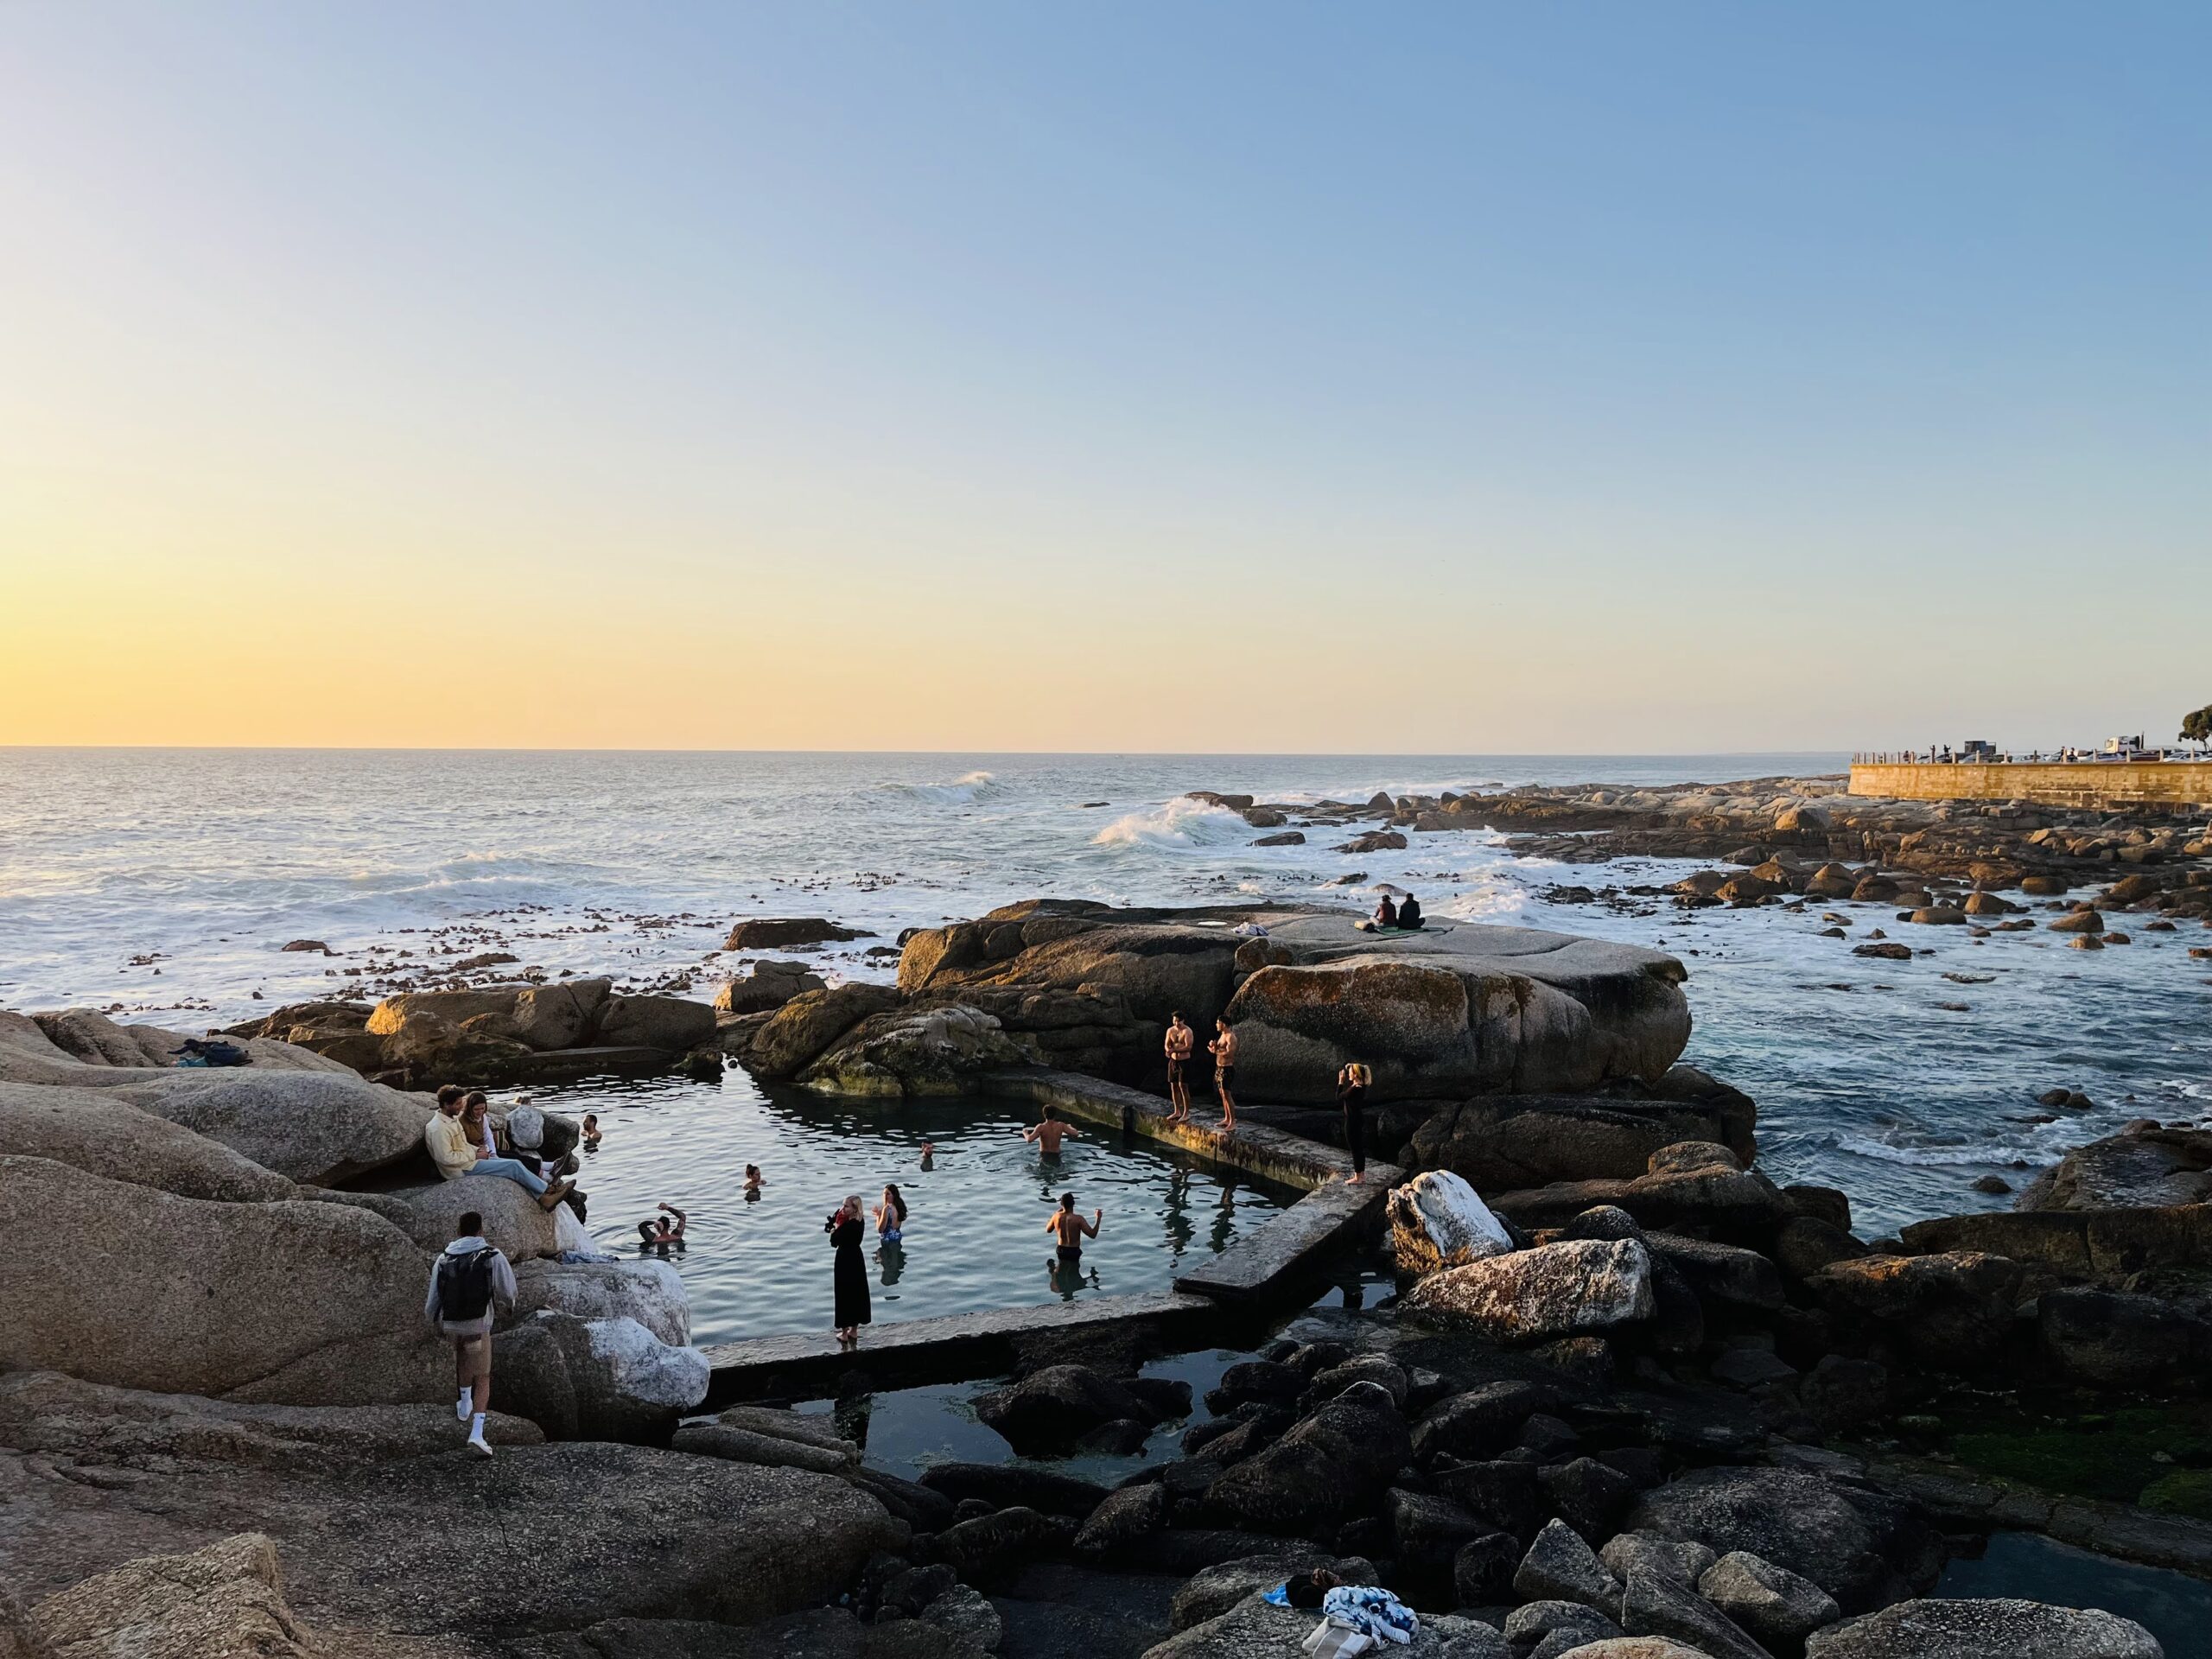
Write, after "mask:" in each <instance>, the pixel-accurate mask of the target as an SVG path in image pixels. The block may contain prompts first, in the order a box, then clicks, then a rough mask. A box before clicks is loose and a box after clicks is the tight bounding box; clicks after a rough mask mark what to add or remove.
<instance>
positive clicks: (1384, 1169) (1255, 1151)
mask: <svg viewBox="0 0 2212 1659" xmlns="http://www.w3.org/2000/svg"><path fill="white" fill-rule="evenodd" d="M983 1091H984V1092H985V1093H988V1094H991V1095H995V1096H1000V1097H1001V1098H1012V1099H1019V1100H1027V1101H1031V1102H1033V1103H1037V1104H1039V1105H1051V1106H1055V1107H1057V1108H1058V1109H1059V1110H1060V1111H1061V1112H1062V1113H1063V1114H1064V1115H1065V1116H1068V1117H1071V1118H1077V1119H1080V1120H1082V1121H1083V1122H1089V1123H1097V1124H1103V1125H1105V1126H1108V1127H1110V1128H1115V1129H1117V1130H1120V1131H1122V1132H1123V1133H1125V1134H1131V1135H1143V1136H1145V1137H1146V1138H1147V1139H1148V1140H1154V1141H1162V1142H1164V1143H1166V1144H1167V1145H1170V1146H1173V1147H1179V1148H1180V1149H1181V1150H1183V1151H1185V1152H1187V1153H1190V1154H1192V1155H1193V1156H1196V1157H1198V1158H1202V1159H1204V1160H1206V1161H1207V1162H1209V1163H1211V1164H1216V1165H1218V1166H1222V1167H1224V1168H1229V1169H1234V1170H1237V1171H1239V1172H1241V1173H1244V1174H1247V1175H1250V1176H1253V1177H1255V1178H1256V1179H1262V1180H1266V1181H1271V1182H1274V1183H1275V1184H1277V1185H1283V1186H1289V1187H1296V1188H1300V1189H1302V1190H1303V1191H1304V1192H1305V1196H1304V1197H1303V1198H1300V1199H1299V1200H1298V1202H1297V1203H1295V1204H1294V1205H1291V1206H1290V1207H1289V1208H1288V1209H1287V1210H1284V1211H1282V1212H1281V1214H1279V1215H1277V1216H1274V1217H1272V1218H1271V1219H1269V1220H1268V1222H1267V1223H1266V1224H1264V1225H1263V1226H1262V1227H1261V1228H1260V1229H1259V1230H1257V1231H1256V1232H1255V1233H1253V1234H1252V1235H1251V1236H1249V1238H1245V1239H1243V1240H1240V1241H1239V1242H1238V1243H1236V1244H1235V1245H1233V1246H1231V1247H1230V1249H1227V1250H1224V1251H1223V1252H1222V1253H1221V1254H1220V1255H1217V1256H1214V1257H1213V1258H1211V1260H1210V1261H1208V1262H1206V1263H1205V1265H1204V1266H1202V1267H1199V1268H1195V1269H1193V1270H1192V1272H1189V1273H1186V1274H1179V1275H1178V1276H1177V1278H1176V1280H1175V1283H1174V1288H1173V1289H1172V1290H1168V1291H1160V1292H1154V1293H1151V1294H1144V1295H1132V1296H1107V1297H1100V1298H1097V1299H1096V1300H1090V1301H1077V1302H1046V1303H1042V1304H1039V1305H1038V1306H1027V1307H1007V1308H990V1309H985V1310H982V1311H981V1312H977V1313H952V1314H946V1315H944V1316H942V1317H939V1318H936V1319H903V1320H899V1321H897V1322H894V1323H891V1324H886V1325H876V1326H872V1327H870V1329H869V1332H868V1336H867V1337H866V1338H864V1339H863V1341H862V1344H861V1346H860V1347H859V1348H856V1349H852V1350H846V1349H842V1348H840V1347H839V1346H838V1345H837V1342H836V1337H835V1335H834V1334H833V1333H832V1332H828V1331H823V1332H801V1333H798V1334H795V1335H785V1336H773V1337H753V1338H743V1339H741V1340H739V1341H736V1342H726V1343H720V1344H715V1345H714V1346H712V1347H710V1348H708V1349H707V1350H706V1351H705V1352H706V1355H707V1359H708V1363H709V1365H710V1366H711V1367H712V1368H713V1381H712V1383H711V1384H710V1386H709V1393H708V1396H707V1402H706V1405H705V1407H704V1408H702V1409H716V1408H721V1407H723V1406H728V1405H733V1404H735V1403H738V1402H741V1401H751V1400H771V1399H784V1400H804V1399H821V1398H823V1396H825V1395H830V1394H834V1393H835V1392H836V1388H837V1385H838V1383H840V1382H841V1381H842V1379H843V1378H844V1377H845V1376H849V1375H850V1374H852V1373H855V1372H861V1373H865V1374H866V1376H867V1377H868V1382H869V1384H870V1386H871V1387H874V1388H879V1389H882V1388H912V1387H918V1386H920V1385H922V1384H925V1383H957V1382H963V1381H967V1380H969V1379H972V1378H976V1377H981V1376H993V1375H996V1374H999V1373H1002V1372H1005V1371H1007V1370H1013V1369H1014V1367H1015V1366H1016V1365H1017V1364H1018V1363H1020V1362H1021V1359H1022V1356H1023V1350H1024V1348H1025V1346H1026V1345H1028V1344H1041V1343H1046V1342H1052V1341H1057V1340H1062V1339H1065V1338H1069V1337H1071V1336H1076V1337H1082V1336H1086V1335H1091V1336H1096V1337H1099V1338H1105V1337H1107V1336H1109V1335H1112V1336H1117V1337H1122V1338H1130V1337H1134V1338H1138V1339H1140V1340H1141V1341H1142V1342H1143V1344H1144V1345H1145V1346H1146V1348H1147V1350H1148V1351H1150V1353H1151V1354H1152V1355H1153V1356H1154V1357H1158V1356H1160V1355H1165V1354H1172V1353H1185V1352H1188V1351H1191V1350H1192V1349H1194V1348H1204V1347H1210V1346H1213V1345H1215V1344H1217V1343H1218V1342H1219V1341H1220V1340H1221V1339H1222V1338H1224V1336H1225V1335H1226V1334H1228V1332H1227V1331H1226V1330H1225V1329H1224V1320H1225V1319H1226V1320H1227V1321H1228V1323H1229V1324H1230V1325H1232V1326H1233V1325H1236V1324H1238V1323H1241V1321H1242V1319H1244V1318H1256V1317H1259V1316H1262V1315H1264V1314H1265V1313H1268V1312H1269V1311H1271V1310H1274V1309H1275V1308H1278V1307H1281V1306H1286V1305H1289V1304H1293V1303H1294V1302H1295V1300H1296V1299H1297V1295H1298V1294H1300V1293H1302V1292H1303V1291H1304V1290H1305V1288H1306V1287H1307V1286H1308V1284H1310V1281H1311V1274H1312V1270H1313V1268H1315V1267H1316V1266H1317V1265H1318V1264H1319V1262H1321V1261H1322V1260H1323V1259H1324V1258H1325V1257H1326V1256H1329V1255H1333V1254H1335V1253H1336V1251H1337V1250H1338V1249H1339V1248H1340V1247H1342V1246H1344V1245H1345V1244H1347V1243H1351V1242H1353V1241H1354V1240H1356V1239H1357V1237H1359V1236H1361V1235H1363V1234H1366V1233H1370V1232H1372V1231H1374V1230H1376V1228H1377V1227H1378V1225H1379V1224H1380V1222H1381V1219H1382V1211H1383V1205H1385V1203H1386V1202H1387V1201H1388V1198H1389V1191H1390V1188H1391V1187H1392V1186H1393V1185H1395V1184H1396V1182H1397V1180H1398V1177H1399V1173H1400V1172H1399V1171H1398V1170H1397V1168H1396V1167H1395V1166H1392V1165H1389V1164H1370V1165H1369V1166H1368V1177H1369V1179H1368V1180H1367V1181H1366V1182H1365V1183H1363V1185H1359V1186H1351V1185H1346V1184H1345V1182H1344V1179H1343V1178H1344V1177H1345V1176H1347V1175H1349V1174H1351V1155H1350V1154H1348V1153H1345V1152H1343V1151H1340V1150H1338V1148H1336V1147H1330V1146H1325V1145H1323V1144H1322V1143H1320V1142H1319V1141H1309V1140H1307V1139H1306V1138H1305V1137H1304V1136H1303V1135H1292V1134H1290V1133H1289V1132H1287V1130H1283V1129H1277V1128H1268V1126H1266V1125H1263V1124H1249V1125H1245V1126H1243V1127H1240V1128H1238V1129H1237V1130H1236V1133H1235V1134H1233V1135H1227V1134H1224V1133H1223V1132H1222V1131H1221V1130H1219V1129H1217V1128H1206V1127H1205V1126H1204V1125H1200V1124H1195V1123H1192V1124H1177V1123H1170V1122H1168V1121H1167V1115H1168V1105H1167V1103H1166V1101H1164V1100H1162V1099H1160V1097H1159V1096H1155V1095H1147V1094H1146V1093H1144V1092H1143V1091H1142V1090H1136V1089H1128V1088H1124V1087H1122V1085H1121V1084H1112V1083H1108V1082H1106V1081H1104V1080H1103V1079H1102V1078H1098V1077H1085V1076H1084V1075H1083V1074H1081V1073H1080V1072H1073V1071H1049V1070H1046V1069H1045V1068H1043V1067H1038V1068H1034V1069H1027V1070H1022V1071H1000V1072H994V1073H993V1074H991V1075H990V1076H989V1077H986V1078H985V1079H984V1080H983Z"/></svg>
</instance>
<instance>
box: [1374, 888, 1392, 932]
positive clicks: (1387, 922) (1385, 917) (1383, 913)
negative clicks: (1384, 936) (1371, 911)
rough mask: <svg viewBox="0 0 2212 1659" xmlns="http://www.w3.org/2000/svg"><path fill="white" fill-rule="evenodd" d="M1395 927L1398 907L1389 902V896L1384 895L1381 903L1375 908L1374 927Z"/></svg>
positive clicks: (1387, 894)
mask: <svg viewBox="0 0 2212 1659" xmlns="http://www.w3.org/2000/svg"><path fill="white" fill-rule="evenodd" d="M1375 925H1376V926H1377V927H1395V926H1396V925H1398V907H1397V906H1395V905H1394V904H1392V903H1391V902H1390V895H1389V893H1384V894H1383V902H1382V903H1381V904H1379V905H1377V906H1375Z"/></svg>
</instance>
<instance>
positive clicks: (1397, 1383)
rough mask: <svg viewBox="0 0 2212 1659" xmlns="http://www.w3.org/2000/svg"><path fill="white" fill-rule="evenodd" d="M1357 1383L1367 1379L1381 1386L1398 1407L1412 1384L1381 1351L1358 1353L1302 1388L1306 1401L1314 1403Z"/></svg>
mask: <svg viewBox="0 0 2212 1659" xmlns="http://www.w3.org/2000/svg"><path fill="white" fill-rule="evenodd" d="M1355 1383H1373V1384H1374V1385H1375V1386H1376V1387H1377V1388H1379V1389H1382V1390H1383V1393H1385V1394H1387V1395H1389V1396H1390V1402H1391V1403H1392V1404H1393V1405H1395V1406H1396V1407H1397V1408H1399V1409H1400V1410H1403V1409H1404V1408H1405V1404H1406V1395H1407V1394H1408V1390H1409V1389H1410V1388H1411V1386H1412V1383H1411V1380H1410V1379H1409V1378H1408V1376H1406V1372H1405V1368H1404V1367H1403V1366H1402V1365H1400V1364H1399V1363H1397V1362H1396V1361H1395V1360H1393V1359H1388V1358H1385V1357H1383V1355H1381V1354H1361V1355H1358V1356H1357V1357H1354V1358H1351V1359H1348V1360H1346V1361H1345V1362H1344V1363H1343V1364H1341V1365H1332V1366H1331V1367H1330V1368H1329V1369H1328V1370H1325V1371H1322V1372H1320V1373H1319V1375H1317V1376H1315V1377H1314V1379H1313V1387H1312V1388H1310V1389H1307V1390H1306V1402H1307V1403H1309V1404H1311V1405H1316V1406H1318V1405H1319V1404H1320V1403H1321V1402H1323V1401H1324V1400H1333V1399H1335V1398H1336V1397H1337V1396H1338V1395H1340V1394H1342V1393H1343V1392H1344V1390H1345V1389H1349V1388H1351V1387H1352V1386H1353V1385H1354V1384H1355Z"/></svg>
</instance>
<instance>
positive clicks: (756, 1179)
mask: <svg viewBox="0 0 2212 1659" xmlns="http://www.w3.org/2000/svg"><path fill="white" fill-rule="evenodd" d="M760 1187H761V1180H760V1165H758V1164H747V1166H745V1201H746V1202H747V1204H757V1203H759V1202H760Z"/></svg>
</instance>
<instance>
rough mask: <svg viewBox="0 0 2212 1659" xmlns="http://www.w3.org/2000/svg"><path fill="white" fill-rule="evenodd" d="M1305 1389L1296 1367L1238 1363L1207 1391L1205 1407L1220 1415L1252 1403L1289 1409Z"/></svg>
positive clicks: (1258, 1361)
mask: <svg viewBox="0 0 2212 1659" xmlns="http://www.w3.org/2000/svg"><path fill="white" fill-rule="evenodd" d="M1305 1392H1306V1373H1305V1372H1304V1371H1302V1370H1300V1369H1299V1368H1298V1367H1296V1366H1294V1365H1289V1364H1285V1363H1282V1362H1281V1361H1280V1360H1272V1359H1244V1360H1239V1361H1238V1362H1237V1363H1236V1364H1234V1365H1231V1366H1230V1368H1229V1369H1228V1370H1225V1371H1224V1372H1223V1373H1222V1374H1221V1381H1220V1382H1219V1383H1217V1384H1216V1385H1215V1386H1214V1387H1212V1388H1211V1389H1207V1390H1206V1405H1207V1407H1208V1408H1210V1409H1211V1410H1212V1411H1214V1412H1215V1413H1217V1414H1219V1413H1223V1412H1228V1411H1233V1410H1235V1409H1236V1408H1237V1407H1238V1406H1241V1405H1243V1404H1245V1403H1247V1402H1252V1401H1261V1402H1269V1403H1273V1404H1275V1405H1290V1404H1294V1403H1295V1402H1297V1401H1298V1399H1299V1398H1300V1396H1301V1395H1304V1394H1305Z"/></svg>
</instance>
